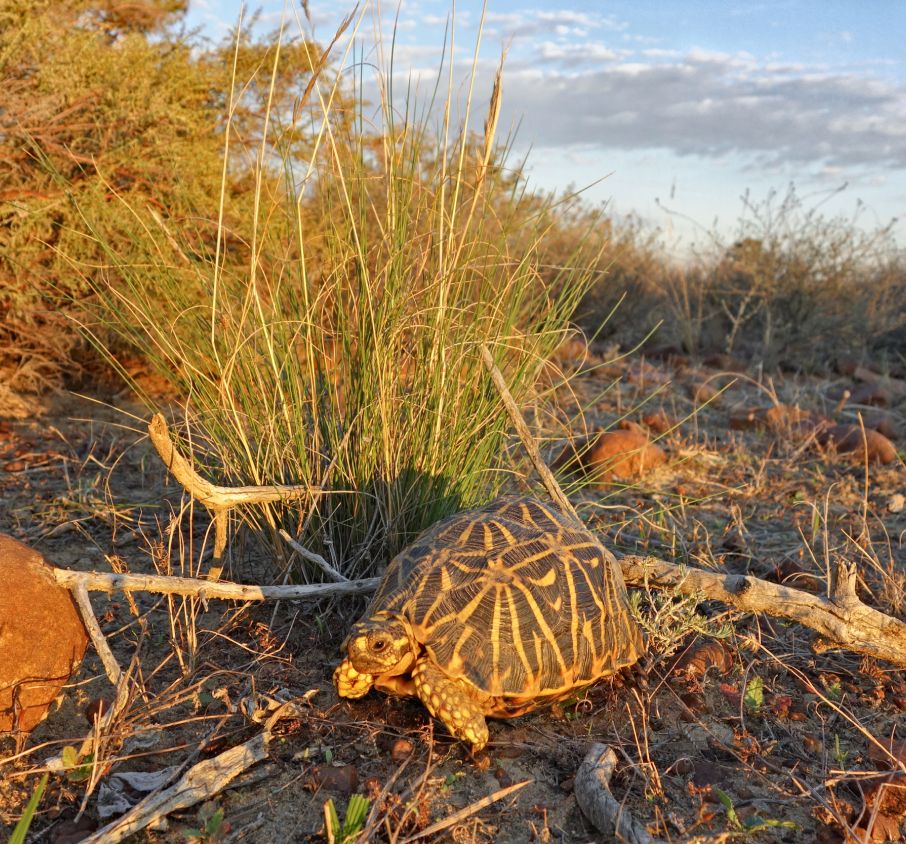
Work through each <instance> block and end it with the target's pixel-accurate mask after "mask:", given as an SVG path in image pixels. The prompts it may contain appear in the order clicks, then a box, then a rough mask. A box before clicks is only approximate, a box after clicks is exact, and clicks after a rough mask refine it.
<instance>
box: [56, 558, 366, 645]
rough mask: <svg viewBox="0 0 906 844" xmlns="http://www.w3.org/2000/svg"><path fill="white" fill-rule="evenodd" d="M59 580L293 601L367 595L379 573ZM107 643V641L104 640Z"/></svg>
mask: <svg viewBox="0 0 906 844" xmlns="http://www.w3.org/2000/svg"><path fill="white" fill-rule="evenodd" d="M53 574H54V577H55V578H56V580H57V583H60V584H61V585H63V586H65V587H67V588H68V589H76V588H78V587H79V586H83V587H84V588H85V589H86V590H89V591H92V592H118V591H124V592H158V593H161V594H165V595H193V596H195V597H197V598H222V599H225V600H228V601H292V600H300V599H317V598H324V597H327V596H328V595H366V594H368V593H369V592H373V591H374V590H375V589H377V585H378V583H380V578H379V577H366V578H363V579H362V580H347V581H344V582H343V583H312V584H308V585H303V586H252V585H247V584H245V583H219V582H217V581H216V580H203V579H200V578H196V577H170V576H168V575H158V574H115V573H111V572H99V571H69V570H68V569H58V568H54V569H53ZM104 644H105V645H106V642H105V643H104Z"/></svg>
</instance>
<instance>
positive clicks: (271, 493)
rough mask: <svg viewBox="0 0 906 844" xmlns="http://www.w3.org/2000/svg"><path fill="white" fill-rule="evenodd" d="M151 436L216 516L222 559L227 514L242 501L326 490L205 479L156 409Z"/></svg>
mask: <svg viewBox="0 0 906 844" xmlns="http://www.w3.org/2000/svg"><path fill="white" fill-rule="evenodd" d="M148 436H149V438H150V439H151V443H152V444H153V445H154V447H155V448H156V449H157V453H158V454H159V455H160V459H161V460H163V462H164V466H166V467H167V469H169V470H170V472H171V474H172V475H173V477H174V478H176V480H177V481H179V482H180V484H182V486H183V487H184V488H185V489H186V491H187V492H188V493H189V494H190V495H192V496H193V497H194V498H195V499H196V500H197V501H200V502H201V503H202V504H204V506H205V507H207V508H208V510H210V511H211V515H212V516H213V519H214V557H215V559H220V557H221V555H222V554H223V549H224V548H226V539H227V516H228V513H229V511H230V510H231V509H232V508H233V507H236V506H237V505H239V504H267V503H268V502H271V501H294V500H297V499H300V498H308V497H309V496H320V495H322V494H323V490H322V489H320V488H319V487H310V486H306V485H304V484H294V485H268V486H238V487H226V486H217V485H216V484H212V483H211V482H210V481H206V480H205V479H204V478H203V477H201V475H199V474H198V472H196V471H195V470H194V469H193V468H192V466H191V465H190V464H189V462H188V461H187V460H186V459H185V458H184V457H183V456H182V455H181V454H180V453H179V452H178V451H177V450H176V448H175V446H174V445H173V440H172V439H170V431H169V430H168V428H167V421H166V419H164V417H163V415H162V414H160V413H155V414H154V416H152V417H151V421H150V422H149V423H148Z"/></svg>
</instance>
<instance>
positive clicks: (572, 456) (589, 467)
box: [554, 423, 667, 483]
mask: <svg viewBox="0 0 906 844" xmlns="http://www.w3.org/2000/svg"><path fill="white" fill-rule="evenodd" d="M666 460H667V455H666V454H665V453H664V451H663V449H661V447H660V446H658V445H656V444H655V443H653V442H651V441H650V440H649V438H648V435H647V434H646V433H645V432H644V430H643V429H642V428H641V426H640V425H636V424H635V423H629V428H628V430H622V431H605V432H604V433H603V434H599V435H598V436H597V437H596V438H594V437H593V438H587V437H583V438H580V439H579V440H577V441H575V442H574V443H570V444H568V445H567V446H566V448H565V449H564V450H563V453H562V454H561V455H560V456H559V457H558V458H557V460H556V461H554V468H555V469H561V470H563V471H565V472H567V473H569V472H574V471H580V472H582V473H583V474H585V475H586V476H587V477H589V478H590V479H591V480H593V481H596V482H598V483H601V482H604V481H608V480H610V479H611V478H613V477H617V478H623V479H625V480H634V479H637V478H640V477H642V475H644V474H645V473H646V472H647V471H648V470H649V469H653V468H654V467H656V466H660V465H661V464H662V463H665V462H666Z"/></svg>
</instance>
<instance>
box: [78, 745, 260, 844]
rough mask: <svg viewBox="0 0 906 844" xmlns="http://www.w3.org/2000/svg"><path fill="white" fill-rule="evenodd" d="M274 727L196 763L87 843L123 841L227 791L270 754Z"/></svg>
mask: <svg viewBox="0 0 906 844" xmlns="http://www.w3.org/2000/svg"><path fill="white" fill-rule="evenodd" d="M270 739H271V733H270V729H267V730H265V731H264V732H263V733H260V734H259V735H257V736H255V737H254V738H253V739H249V740H248V741H247V742H245V743H244V744H240V745H237V746H236V747H231V748H230V749H229V750H225V751H224V752H223V753H221V754H220V755H219V756H215V757H214V758H213V759H205V760H204V761H203V762H199V763H198V764H196V765H193V766H192V767H191V768H189V770H188V771H186V773H185V774H183V776H182V777H180V779H179V781H178V782H175V783H174V784H173V785H171V786H170V787H169V788H165V789H164V790H163V791H159V792H157V793H152V794H151V795H149V796H148V797H146V798H145V799H144V800H142V802H141V803H138V804H136V805H135V806H134V807H133V808H132V809H130V810H129V811H128V812H126V814H124V815H122V816H121V817H119V818H117V819H116V820H115V821H112V822H111V823H109V824H107V826H105V827H102V828H101V829H99V830H98V831H97V832H95V833H93V834H92V835H89V836H88V838H85V839H83V840H84V844H94V842H101V841H103V842H105V844H108V842H116V841H122V840H123V839H125V838H127V837H128V836H130V835H134V834H135V833H136V832H139V831H140V830H142V829H145V828H147V827H149V826H151V825H152V824H155V823H157V822H159V821H160V820H161V819H162V818H164V817H165V816H166V815H168V814H170V813H171V812H176V811H179V810H180V809H187V808H189V807H190V806H194V805H195V804H196V803H200V802H201V801H203V800H208V799H210V798H211V797H213V796H214V795H215V794H218V793H219V792H221V791H223V789H224V788H226V787H227V785H229V784H230V782H231V781H232V780H234V779H235V778H236V777H238V776H239V775H240V774H241V773H242V772H243V771H245V770H246V769H248V768H250V767H251V766H252V765H255V764H256V763H258V762H260V761H262V760H263V759H266V758H267V755H268V744H269V743H270Z"/></svg>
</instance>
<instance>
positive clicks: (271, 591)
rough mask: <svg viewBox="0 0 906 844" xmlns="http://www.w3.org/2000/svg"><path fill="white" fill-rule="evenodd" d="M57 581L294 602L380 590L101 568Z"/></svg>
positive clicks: (364, 585)
mask: <svg viewBox="0 0 906 844" xmlns="http://www.w3.org/2000/svg"><path fill="white" fill-rule="evenodd" d="M53 573H54V577H55V578H56V579H57V583H59V584H61V585H63V586H65V587H67V588H68V589H78V588H79V587H80V586H82V587H84V588H85V589H87V590H89V591H92V592H118V591H123V592H158V593H160V594H165V595H194V596H195V597H197V598H221V599H224V600H228V601H293V600H302V599H310V600H311V599H317V598H326V597H328V596H330V595H367V594H368V593H370V592H374V590H375V589H377V585H378V583H380V578H379V577H366V578H364V579H362V580H347V581H344V582H343V583H313V584H309V585H305V586H250V585H246V584H244V583H219V582H217V581H216V580H202V579H199V578H195V577H170V576H169V575H157V574H114V573H110V572H99V571H69V570H68V569H58V568H55V569H54V570H53Z"/></svg>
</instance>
